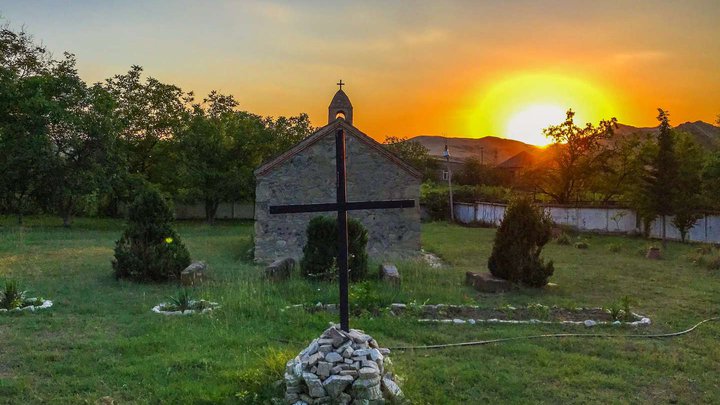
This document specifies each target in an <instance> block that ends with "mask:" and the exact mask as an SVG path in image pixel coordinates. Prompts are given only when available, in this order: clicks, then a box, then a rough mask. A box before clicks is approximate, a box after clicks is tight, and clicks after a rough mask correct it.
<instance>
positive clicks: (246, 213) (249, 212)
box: [118, 202, 255, 219]
mask: <svg viewBox="0 0 720 405" xmlns="http://www.w3.org/2000/svg"><path fill="white" fill-rule="evenodd" d="M118 211H119V212H120V214H121V215H126V213H127V206H126V205H125V204H120V207H119V208H118ZM175 218H176V219H205V204H204V203H194V204H181V203H176V204H175ZM215 218H216V219H254V218H255V204H253V203H251V202H235V203H231V202H227V203H220V204H219V205H218V208H217V213H216V214H215Z"/></svg>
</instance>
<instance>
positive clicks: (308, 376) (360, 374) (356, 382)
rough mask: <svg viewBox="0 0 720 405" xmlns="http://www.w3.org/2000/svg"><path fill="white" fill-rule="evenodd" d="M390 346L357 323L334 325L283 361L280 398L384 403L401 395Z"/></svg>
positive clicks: (301, 403) (303, 402)
mask: <svg viewBox="0 0 720 405" xmlns="http://www.w3.org/2000/svg"><path fill="white" fill-rule="evenodd" d="M389 354H390V350H389V349H385V348H381V347H379V346H378V344H377V342H376V341H375V339H373V338H372V337H371V336H369V335H367V334H365V333H364V332H363V331H361V330H359V329H350V331H349V332H344V331H342V330H340V328H339V326H337V325H334V326H331V327H330V328H328V329H327V330H326V331H325V332H323V334H322V335H321V336H320V338H318V339H315V340H313V341H312V343H310V345H309V346H308V347H307V348H305V349H304V350H303V351H301V352H300V354H299V355H297V356H296V357H295V358H294V359H292V360H290V361H288V363H287V366H286V369H285V398H284V399H285V403H287V404H293V405H313V404H340V405H350V404H385V403H386V401H387V402H389V403H394V402H395V401H400V400H402V398H403V393H402V391H401V390H400V387H399V386H398V385H397V383H396V382H395V379H394V377H393V375H392V373H389V372H387V367H388V366H389V365H390V358H389V357H388V355H389Z"/></svg>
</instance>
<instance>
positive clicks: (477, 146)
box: [409, 135, 542, 165]
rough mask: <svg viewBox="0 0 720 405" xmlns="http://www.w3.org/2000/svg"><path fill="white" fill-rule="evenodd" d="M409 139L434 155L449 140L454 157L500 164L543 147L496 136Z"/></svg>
mask: <svg viewBox="0 0 720 405" xmlns="http://www.w3.org/2000/svg"><path fill="white" fill-rule="evenodd" d="M409 140H410V141H416V142H418V143H420V144H422V145H423V146H425V147H426V148H428V149H429V150H430V154H431V155H433V156H442V154H443V150H445V142H447V145H448V149H449V150H450V156H451V157H452V158H454V159H458V160H464V159H466V158H469V157H476V158H478V159H482V160H483V162H485V163H487V164H491V165H496V164H500V163H502V162H504V161H506V160H507V159H510V158H511V157H513V156H515V155H517V154H518V153H520V152H527V153H529V154H531V155H535V154H538V153H540V152H541V151H542V149H541V148H539V147H537V146H534V145H528V144H526V143H523V142H520V141H516V140H513V139H504V138H498V137H494V136H486V137H484V138H445V137H442V136H432V135H421V136H416V137H414V138H411V139H409Z"/></svg>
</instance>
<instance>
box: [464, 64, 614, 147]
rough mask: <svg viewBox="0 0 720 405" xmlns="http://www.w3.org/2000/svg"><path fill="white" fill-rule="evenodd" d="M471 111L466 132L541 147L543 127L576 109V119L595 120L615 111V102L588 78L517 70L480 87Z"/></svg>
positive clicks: (544, 140) (543, 141)
mask: <svg viewBox="0 0 720 405" xmlns="http://www.w3.org/2000/svg"><path fill="white" fill-rule="evenodd" d="M481 94H483V96H482V98H481V99H480V100H479V101H478V103H477V108H476V109H475V111H474V112H473V113H472V114H471V115H470V117H471V118H470V120H469V128H468V129H469V131H471V133H473V134H476V136H487V135H494V136H500V137H505V138H511V139H516V140H518V141H522V142H525V143H530V144H533V145H540V146H544V145H547V144H548V143H549V142H550V141H549V140H548V139H547V138H546V137H545V136H544V135H543V133H542V130H543V129H544V128H547V127H549V126H551V125H557V124H559V123H561V122H562V121H563V120H564V119H565V112H566V111H567V110H568V109H570V108H572V109H573V110H574V111H577V115H576V122H578V123H586V122H597V121H600V120H601V119H609V118H611V117H613V116H615V114H616V113H615V111H616V102H615V101H614V99H613V98H612V96H611V95H610V93H609V92H608V91H607V90H604V89H602V88H600V87H599V86H597V85H594V84H592V83H591V82H590V80H587V79H582V78H578V77H571V76H569V75H567V76H566V75H563V74H561V73H519V74H515V75H510V76H508V77H506V78H505V79H501V80H499V81H497V82H496V83H494V84H493V85H491V86H489V88H488V89H484V90H483V91H482V92H481Z"/></svg>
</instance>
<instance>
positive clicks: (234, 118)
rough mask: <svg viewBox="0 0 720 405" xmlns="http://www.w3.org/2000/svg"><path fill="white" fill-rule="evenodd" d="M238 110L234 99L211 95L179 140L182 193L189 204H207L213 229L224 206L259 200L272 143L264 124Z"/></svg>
mask: <svg viewBox="0 0 720 405" xmlns="http://www.w3.org/2000/svg"><path fill="white" fill-rule="evenodd" d="M236 106H237V102H236V101H235V99H234V98H233V97H232V96H226V95H223V94H220V93H218V92H215V91H213V92H211V93H210V94H209V95H208V97H207V98H206V99H204V100H203V102H202V103H198V104H194V105H193V111H192V113H191V115H190V120H189V122H188V126H187V128H186V129H185V130H183V131H182V132H180V133H178V136H177V139H176V144H177V148H178V151H179V153H178V155H179V162H178V168H179V169H180V170H181V174H180V176H181V179H182V186H181V188H180V193H181V194H182V197H183V199H186V200H196V199H200V200H202V201H203V202H204V203H205V218H206V220H207V222H208V223H209V224H212V223H213V222H214V220H215V214H216V212H217V208H218V205H219V204H220V202H222V201H236V200H242V199H250V198H251V197H252V196H253V192H254V178H253V170H254V169H255V168H256V167H257V166H259V165H260V163H261V162H262V159H263V156H264V154H263V151H264V150H265V149H266V148H267V145H268V144H269V143H270V142H269V140H270V139H269V134H268V131H267V130H266V128H265V126H264V124H263V120H262V118H261V117H259V116H257V115H254V114H250V113H247V112H237V111H234V108H235V107H236Z"/></svg>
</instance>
